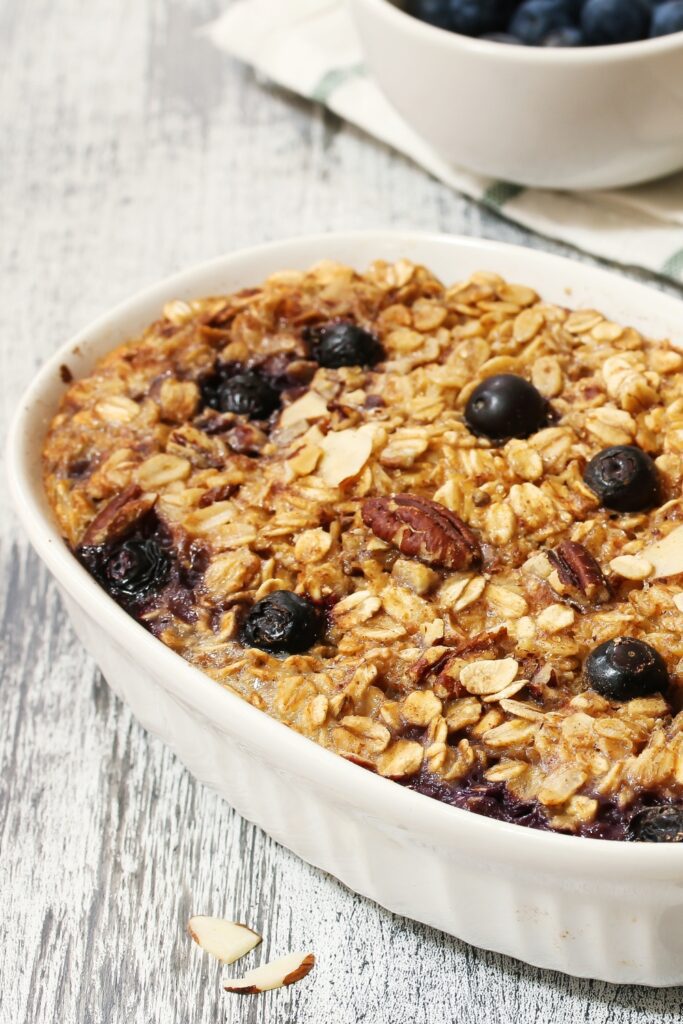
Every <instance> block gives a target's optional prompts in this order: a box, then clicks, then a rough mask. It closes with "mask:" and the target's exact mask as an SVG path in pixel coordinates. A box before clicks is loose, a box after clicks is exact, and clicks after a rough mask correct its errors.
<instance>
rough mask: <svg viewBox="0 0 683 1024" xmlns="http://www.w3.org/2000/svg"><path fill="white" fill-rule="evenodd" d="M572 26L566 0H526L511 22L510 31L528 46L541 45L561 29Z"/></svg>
mask: <svg viewBox="0 0 683 1024" xmlns="http://www.w3.org/2000/svg"><path fill="white" fill-rule="evenodd" d="M567 28H572V16H571V13H570V9H569V6H568V5H567V4H566V3H565V2H564V0H525V2H524V3H523V4H520V6H519V7H518V8H517V11H516V12H515V14H514V15H513V18H512V20H511V22H510V32H512V34H513V35H515V36H517V37H518V38H519V39H521V41H522V42H523V43H526V45H527V46H540V45H541V43H542V42H543V40H544V39H545V38H546V37H547V36H548V35H549V34H550V33H551V32H557V31H558V30H559V29H567Z"/></svg>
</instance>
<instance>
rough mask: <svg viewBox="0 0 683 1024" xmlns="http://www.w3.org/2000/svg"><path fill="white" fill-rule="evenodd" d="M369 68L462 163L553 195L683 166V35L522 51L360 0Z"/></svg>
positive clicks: (386, 0)
mask: <svg viewBox="0 0 683 1024" xmlns="http://www.w3.org/2000/svg"><path fill="white" fill-rule="evenodd" d="M352 5H353V8H354V11H355V15H356V21H357V25H358V30H359V33H360V38H361V43H362V45H363V49H364V51H365V56H366V60H367V63H368V66H369V68H370V70H371V72H372V74H373V75H374V77H375V78H376V80H377V82H378V83H379V85H380V86H381V88H382V90H383V91H384V92H385V94H386V96H387V97H388V99H389V100H390V101H391V103H392V104H393V105H394V106H395V107H396V109H397V110H398V111H399V113H400V114H402V115H403V117H404V118H405V120H406V121H407V122H408V123H409V124H410V125H411V126H412V127H413V128H414V129H415V131H417V132H418V133H419V134H420V135H422V136H423V137H424V138H425V139H426V140H427V141H428V142H430V143H431V144H432V146H434V148H435V149H436V150H437V152H438V153H439V154H440V155H441V156H442V157H445V158H446V159H447V160H449V161H451V162H452V163H453V164H456V165H458V166H460V167H464V168H466V169H467V170H470V171H475V172H477V173H479V174H484V175H487V176H489V177H492V178H498V179H504V180H506V181H511V182H516V183H518V184H520V185H534V186H540V187H544V188H564V189H596V188H617V187H620V186H622V185H632V184H635V183H636V182H640V181H647V180H648V179H650V178H657V177H659V176H661V175H664V174H670V173H672V172H673V171H675V170H677V169H679V168H680V167H683V32H678V33H676V34H674V35H671V36H664V37H662V38H660V39H647V40H643V41H642V42H637V43H624V44H621V45H618V46H599V47H582V48H577V49H551V48H547V49H546V48H543V47H532V46H512V45H505V44H502V43H492V42H488V41H486V40H480V39H469V38H468V37H466V36H461V35H456V34H455V33H453V32H446V31H445V30H444V29H440V28H435V27H434V26H433V25H428V24H425V23H423V22H421V21H418V20H417V19H416V18H413V17H411V16H409V15H408V14H406V13H405V12H404V11H403V10H401V9H400V2H396V0H352Z"/></svg>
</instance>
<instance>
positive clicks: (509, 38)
mask: <svg viewBox="0 0 683 1024" xmlns="http://www.w3.org/2000/svg"><path fill="white" fill-rule="evenodd" d="M480 39H487V40H488V41H489V42H490V43H508V44H514V45H515V46H519V44H520V43H521V42H522V40H521V39H518V38H517V36H513V35H511V34H510V32H487V33H486V34H485V35H483V36H480Z"/></svg>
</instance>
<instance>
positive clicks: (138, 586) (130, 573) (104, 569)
mask: <svg viewBox="0 0 683 1024" xmlns="http://www.w3.org/2000/svg"><path fill="white" fill-rule="evenodd" d="M79 558H80V560H81V561H82V562H83V564H84V565H85V567H86V568H87V569H88V571H89V572H91V573H92V575H93V576H95V578H96V579H97V580H98V582H99V583H100V584H101V585H102V586H103V587H104V588H105V590H106V591H107V592H108V593H109V594H111V595H112V597H115V598H117V599H128V600H132V601H141V600H144V598H146V597H149V595H150V594H151V593H153V592H154V591H159V590H161V588H162V587H163V585H164V584H165V583H166V581H167V580H168V577H169V574H170V569H171V560H170V558H169V556H168V554H167V553H166V552H165V551H164V550H163V548H162V547H160V545H159V544H158V543H157V541H155V540H152V539H148V540H127V541H124V542H123V543H122V544H117V545H116V546H114V547H113V548H107V547H84V548H81V550H80V551H79Z"/></svg>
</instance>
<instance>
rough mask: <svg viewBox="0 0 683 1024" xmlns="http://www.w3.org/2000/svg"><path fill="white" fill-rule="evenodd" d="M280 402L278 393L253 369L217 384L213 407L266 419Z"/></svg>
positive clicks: (239, 414)
mask: <svg viewBox="0 0 683 1024" xmlns="http://www.w3.org/2000/svg"><path fill="white" fill-rule="evenodd" d="M279 404H280V395H279V394H278V392H277V391H276V390H275V388H273V387H271V385H270V384H269V383H268V381H267V380H265V378H263V377H261V375H260V374H258V373H255V372H254V371H253V370H247V371H246V372H245V373H238V374H236V376H234V377H229V378H228V379H227V380H226V381H224V382H223V383H222V384H220V385H219V386H218V389H217V394H216V404H215V405H214V408H216V409H218V411H219V412H232V413H236V414H237V415H238V416H247V417H248V418H249V419H250V420H265V419H268V417H269V416H270V414H271V412H273V411H274V410H275V409H277V407H278V406H279Z"/></svg>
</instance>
